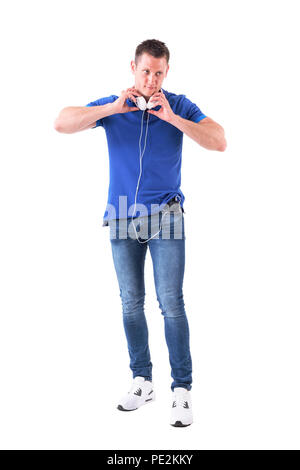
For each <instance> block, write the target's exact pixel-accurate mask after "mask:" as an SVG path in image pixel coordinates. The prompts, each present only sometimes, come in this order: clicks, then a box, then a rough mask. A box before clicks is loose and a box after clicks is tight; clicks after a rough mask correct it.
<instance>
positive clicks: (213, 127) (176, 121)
mask: <svg viewBox="0 0 300 470" xmlns="http://www.w3.org/2000/svg"><path fill="white" fill-rule="evenodd" d="M200 122H201V121H200ZM170 124H172V125H173V126H175V127H177V128H178V129H179V130H181V131H182V132H184V133H185V134H186V135H187V136H189V137H190V138H191V139H193V140H195V141H196V142H197V143H198V144H199V145H201V146H202V147H204V148H206V149H208V150H219V151H223V150H225V148H226V140H225V137H224V129H223V127H222V126H220V125H219V124H217V123H207V124H204V123H203V125H201V124H198V123H195V122H193V121H189V120H188V119H184V118H182V117H181V116H179V115H177V114H174V117H173V119H172V120H171V121H170Z"/></svg>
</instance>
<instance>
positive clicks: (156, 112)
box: [147, 109, 158, 116]
mask: <svg viewBox="0 0 300 470" xmlns="http://www.w3.org/2000/svg"><path fill="white" fill-rule="evenodd" d="M147 111H148V113H149V114H154V116H156V115H157V114H158V111H153V110H152V109H147Z"/></svg>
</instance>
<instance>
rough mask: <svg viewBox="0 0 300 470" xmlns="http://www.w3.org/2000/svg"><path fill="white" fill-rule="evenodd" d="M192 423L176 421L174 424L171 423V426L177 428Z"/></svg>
mask: <svg viewBox="0 0 300 470" xmlns="http://www.w3.org/2000/svg"><path fill="white" fill-rule="evenodd" d="M191 424H192V423H189V424H182V422H181V421H176V422H175V423H174V424H172V423H171V426H174V427H175V428H186V427H187V426H190V425H191Z"/></svg>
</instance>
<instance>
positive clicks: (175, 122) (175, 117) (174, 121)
mask: <svg viewBox="0 0 300 470" xmlns="http://www.w3.org/2000/svg"><path fill="white" fill-rule="evenodd" d="M169 122H170V124H172V125H173V126H175V127H177V126H178V124H179V122H180V116H179V115H178V114H175V113H173V115H172V117H171V119H170V121H169Z"/></svg>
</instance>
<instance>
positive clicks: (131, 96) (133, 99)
mask: <svg viewBox="0 0 300 470" xmlns="http://www.w3.org/2000/svg"><path fill="white" fill-rule="evenodd" d="M128 97H129V98H130V99H131V101H133V102H134V103H136V97H135V96H133V95H132V94H131V93H129V94H128Z"/></svg>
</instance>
